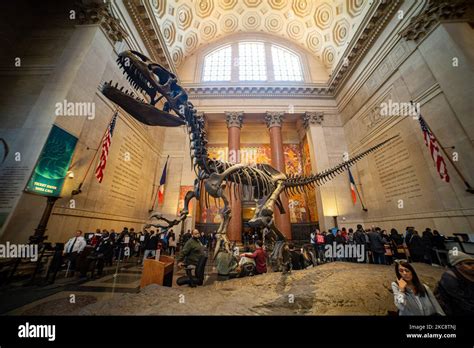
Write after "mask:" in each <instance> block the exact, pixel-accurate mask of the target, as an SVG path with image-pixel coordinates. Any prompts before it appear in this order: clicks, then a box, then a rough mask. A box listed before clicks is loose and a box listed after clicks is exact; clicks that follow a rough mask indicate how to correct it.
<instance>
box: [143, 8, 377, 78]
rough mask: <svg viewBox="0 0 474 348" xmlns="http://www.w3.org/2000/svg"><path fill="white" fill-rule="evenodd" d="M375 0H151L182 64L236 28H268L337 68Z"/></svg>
mask: <svg viewBox="0 0 474 348" xmlns="http://www.w3.org/2000/svg"><path fill="white" fill-rule="evenodd" d="M371 3H372V1H369V0H151V5H152V9H153V15H154V16H155V19H156V22H157V24H158V27H159V28H160V31H161V36H162V38H163V40H164V42H165V44H166V47H167V49H168V52H169V55H170V57H171V59H172V61H173V63H174V65H175V66H176V67H179V66H180V65H181V63H182V62H183V61H184V60H185V59H186V57H187V56H189V55H191V54H192V53H194V52H195V51H196V50H197V49H198V48H200V47H201V46H203V45H205V44H209V43H212V42H213V41H215V40H217V39H220V38H222V37H225V36H226V35H229V34H233V33H235V32H246V33H255V32H264V33H269V34H273V35H276V36H279V37H283V38H285V39H288V40H290V41H291V42H295V43H298V44H300V45H301V46H302V47H304V48H306V49H307V50H308V51H310V52H312V53H313V54H314V55H315V56H316V57H318V58H319V59H321V61H322V62H323V63H324V64H325V65H326V67H327V68H328V69H329V70H332V69H333V68H334V67H335V66H336V64H337V62H338V61H339V60H340V59H341V57H342V56H343V54H344V51H345V49H346V48H347V45H348V43H349V42H350V40H351V38H352V36H353V35H354V33H355V32H356V31H357V29H358V26H359V25H360V23H361V22H362V20H363V18H364V16H365V15H366V14H367V12H368V10H369V8H370V6H371V5H370V4H371Z"/></svg>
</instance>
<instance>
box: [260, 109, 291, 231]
mask: <svg viewBox="0 0 474 348" xmlns="http://www.w3.org/2000/svg"><path fill="white" fill-rule="evenodd" d="M283 115H284V112H267V114H266V116H265V121H266V122H267V127H268V130H269V132H270V147H271V152H272V166H273V167H274V168H275V169H278V170H279V171H280V172H282V173H285V153H284V152H283V141H282V136H281V126H282V123H283ZM280 199H281V202H282V204H283V208H284V209H285V212H286V213H285V214H280V211H279V210H278V209H274V211H273V213H274V214H275V224H276V226H277V228H278V229H279V230H280V231H281V232H282V233H283V234H284V235H285V237H286V238H287V239H291V224H290V211H289V208H288V197H287V196H286V194H285V193H282V194H281V195H280Z"/></svg>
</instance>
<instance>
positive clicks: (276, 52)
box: [272, 45, 303, 81]
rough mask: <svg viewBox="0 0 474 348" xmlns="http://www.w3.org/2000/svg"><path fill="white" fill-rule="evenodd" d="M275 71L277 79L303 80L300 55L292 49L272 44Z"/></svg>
mask: <svg viewBox="0 0 474 348" xmlns="http://www.w3.org/2000/svg"><path fill="white" fill-rule="evenodd" d="M272 61H273V73H274V74H275V81H302V80H303V75H302V73H301V64H300V60H299V58H298V56H297V55H296V54H294V53H291V52H290V51H288V50H286V49H284V48H281V47H278V46H275V45H272Z"/></svg>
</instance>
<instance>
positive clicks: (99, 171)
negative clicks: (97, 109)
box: [95, 111, 118, 182]
mask: <svg viewBox="0 0 474 348" xmlns="http://www.w3.org/2000/svg"><path fill="white" fill-rule="evenodd" d="M117 116H118V113H117V111H115V114H114V116H113V117H112V121H110V123H109V125H108V126H107V131H106V132H105V135H104V139H103V140H102V153H101V154H100V160H99V164H98V165H97V168H96V170H95V177H96V178H97V180H99V182H102V179H103V178H104V170H105V165H106V164H107V157H108V156H109V149H110V144H111V142H112V135H113V134H114V128H115V123H116V122H117Z"/></svg>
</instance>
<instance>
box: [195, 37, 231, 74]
mask: <svg viewBox="0 0 474 348" xmlns="http://www.w3.org/2000/svg"><path fill="white" fill-rule="evenodd" d="M231 63H232V48H231V46H226V47H222V48H219V49H218V50H217V51H214V52H212V53H210V54H208V55H207V56H206V58H205V59H204V74H203V78H202V79H203V81H230V74H231V65H232V64H231Z"/></svg>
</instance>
